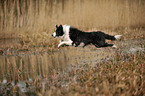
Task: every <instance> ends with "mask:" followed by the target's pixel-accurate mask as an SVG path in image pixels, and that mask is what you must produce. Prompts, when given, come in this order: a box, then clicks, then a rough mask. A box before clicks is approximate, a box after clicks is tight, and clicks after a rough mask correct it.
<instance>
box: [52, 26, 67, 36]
mask: <svg viewBox="0 0 145 96" xmlns="http://www.w3.org/2000/svg"><path fill="white" fill-rule="evenodd" d="M63 34H64V32H63V26H62V25H59V26H58V25H56V29H55V32H54V33H53V34H52V36H53V37H54V38H55V37H60V36H63Z"/></svg>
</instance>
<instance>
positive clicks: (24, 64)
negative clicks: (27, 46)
mask: <svg viewBox="0 0 145 96" xmlns="http://www.w3.org/2000/svg"><path fill="white" fill-rule="evenodd" d="M66 68H67V60H66V56H65V52H60V53H59V54H57V53H54V54H52V55H50V54H48V53H44V54H36V55H34V54H32V55H22V56H1V58H0V73H1V74H0V79H1V80H3V79H4V78H6V79H7V80H13V81H18V80H26V79H27V80H28V79H29V78H32V79H35V78H36V77H38V76H43V77H45V76H49V75H51V74H53V72H54V71H57V72H59V71H62V70H66Z"/></svg>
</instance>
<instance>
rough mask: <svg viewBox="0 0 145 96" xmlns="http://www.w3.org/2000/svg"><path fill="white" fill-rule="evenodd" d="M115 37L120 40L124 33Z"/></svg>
mask: <svg viewBox="0 0 145 96" xmlns="http://www.w3.org/2000/svg"><path fill="white" fill-rule="evenodd" d="M114 37H115V39H116V40H120V39H121V37H122V35H115V36H114Z"/></svg>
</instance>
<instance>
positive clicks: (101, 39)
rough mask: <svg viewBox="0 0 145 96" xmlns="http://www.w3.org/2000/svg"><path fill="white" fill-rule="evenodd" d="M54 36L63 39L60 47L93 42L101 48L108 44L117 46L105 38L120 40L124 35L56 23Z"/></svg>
mask: <svg viewBox="0 0 145 96" xmlns="http://www.w3.org/2000/svg"><path fill="white" fill-rule="evenodd" d="M52 36H53V37H54V38H55V37H59V38H60V39H61V40H60V43H59V45H58V47H60V46H62V45H75V47H77V46H79V45H80V44H81V43H83V47H85V46H86V45H88V44H93V45H95V46H96V47H97V48H100V47H107V46H111V47H116V46H115V45H113V44H108V43H106V42H105V39H109V40H119V39H121V36H122V35H115V36H111V35H108V34H105V33H104V32H102V31H93V32H83V31H81V30H78V29H77V28H73V27H71V26H70V25H63V26H62V25H59V26H58V25H56V29H55V32H54V33H53V34H52Z"/></svg>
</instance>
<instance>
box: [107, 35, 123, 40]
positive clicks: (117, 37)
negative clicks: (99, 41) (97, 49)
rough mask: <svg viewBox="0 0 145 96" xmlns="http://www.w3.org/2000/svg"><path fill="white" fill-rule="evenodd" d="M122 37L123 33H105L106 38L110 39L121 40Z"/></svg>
mask: <svg viewBox="0 0 145 96" xmlns="http://www.w3.org/2000/svg"><path fill="white" fill-rule="evenodd" d="M121 37H122V35H115V36H111V35H108V34H105V39H109V40H120V39H121Z"/></svg>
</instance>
